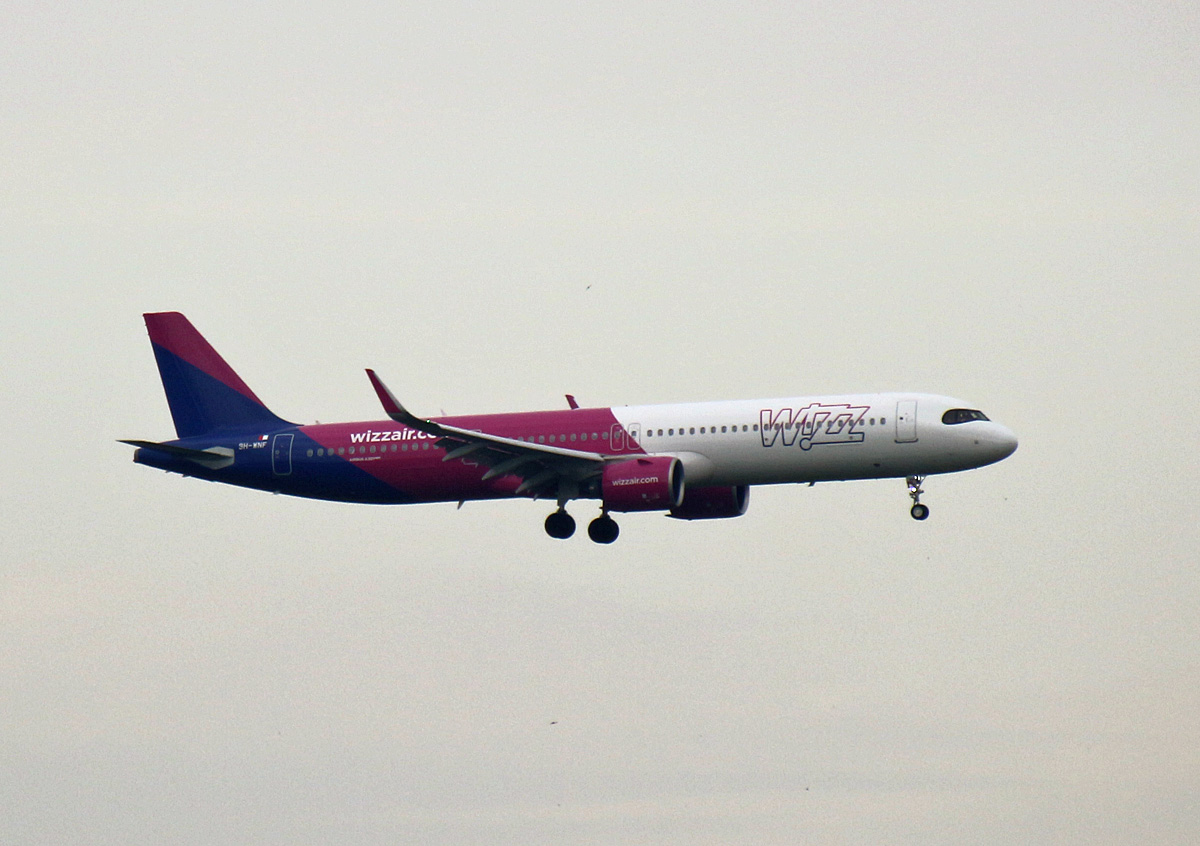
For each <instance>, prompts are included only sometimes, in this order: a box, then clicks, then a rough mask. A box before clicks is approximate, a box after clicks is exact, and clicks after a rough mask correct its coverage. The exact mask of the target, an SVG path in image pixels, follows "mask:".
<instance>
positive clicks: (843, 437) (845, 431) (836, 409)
mask: <svg viewBox="0 0 1200 846" xmlns="http://www.w3.org/2000/svg"><path fill="white" fill-rule="evenodd" d="M868 411H870V407H869V406H865V405H862V406H858V405H849V404H848V403H842V404H838V405H822V404H821V403H819V402H814V403H813V404H812V405H809V406H806V407H804V408H801V409H799V410H796V411H793V410H792V409H790V408H781V409H778V410H774V409H770V408H764V409H763V410H762V411H760V412H759V413H758V418H759V427H758V430H759V434H760V435H762V445H763V446H765V447H771V446H775V444H777V443H782V444H783V445H784V446H792V445H794V444H799V446H800V449H812V448H813V447H814V446H815V445H817V444H859V443H862V442H863V440H865V439H866V437H867V435H866V433H865V432H864V431H863V430H862V422H863V418H864V417H866V416H867V412H868Z"/></svg>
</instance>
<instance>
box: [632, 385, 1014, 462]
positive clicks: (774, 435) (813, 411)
mask: <svg viewBox="0 0 1200 846" xmlns="http://www.w3.org/2000/svg"><path fill="white" fill-rule="evenodd" d="M967 407H968V406H967V405H966V403H963V402H960V401H958V400H955V399H952V398H950V397H943V396H936V395H932V394H895V393H888V394H854V395H842V396H821V397H792V398H783V399H770V400H735V401H728V402H705V403H682V404H675V405H643V406H623V407H616V408H613V409H612V413H613V415H614V417H616V419H617V420H618V421H619V422H620V423H621V424H622V426H623V427H624V429H625V430H626V431H628V432H629V433H630V435H631V436H632V437H633V438H634V439H635V440H636V441H637V443H638V444H639V445H640V446H641V447H642V448H643V449H644V450H645V451H646V452H648V453H651V454H658V455H674V456H678V457H679V458H680V460H681V461H682V462H683V464H684V466H685V468H686V473H687V480H688V483H689V484H701V485H737V484H746V485H763V484H777V483H788V482H791V483H795V482H821V481H832V480H839V479H872V478H876V479H877V478H895V477H905V476H918V475H919V476H924V475H930V474H935V473H952V472H956V471H959V470H969V469H971V468H974V467H982V466H984V465H986V464H991V463H993V462H996V461H1000V460H1001V459H1003V458H1005V457H1006V456H1008V455H1010V454H1011V453H1012V452H1013V450H1015V449H1016V446H1017V439H1016V437H1015V436H1014V435H1013V433H1012V432H1011V431H1009V429H1007V428H1006V427H1005V426H1003V425H1001V424H999V423H996V422H994V421H990V420H970V421H968V422H963V423H955V424H947V423H944V422H943V421H942V417H943V415H944V414H945V413H946V412H947V411H949V410H951V409H959V408H967Z"/></svg>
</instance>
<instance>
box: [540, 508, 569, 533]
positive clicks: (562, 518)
mask: <svg viewBox="0 0 1200 846" xmlns="http://www.w3.org/2000/svg"><path fill="white" fill-rule="evenodd" d="M546 534H548V535H549V536H550V537H552V538H558V539H559V540H566V539H567V538H569V537H570V536H571V535H573V534H575V518H574V517H572V516H571V515H570V514H568V513H567V512H566V509H564V508H559V509H558V510H557V511H555V512H554V513H553V514H551V515H550V516H549V517H547V518H546Z"/></svg>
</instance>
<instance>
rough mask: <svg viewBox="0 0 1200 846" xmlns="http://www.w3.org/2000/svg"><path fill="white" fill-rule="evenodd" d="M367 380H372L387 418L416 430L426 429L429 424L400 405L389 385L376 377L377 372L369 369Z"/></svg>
mask: <svg viewBox="0 0 1200 846" xmlns="http://www.w3.org/2000/svg"><path fill="white" fill-rule="evenodd" d="M367 378H368V379H370V380H371V387H373V388H374V389H375V393H376V394H377V395H378V396H379V401H380V402H381V403H383V410H384V411H385V412H387V416H388V417H390V418H392V419H393V420H395V421H396V422H397V423H403V424H404V425H405V426H411V427H412V428H414V429H422V430H424V429H426V428H428V426H429V423H427V422H426V421H424V420H422V419H421V418H420V417H417V416H416V415H415V414H413V413H412V412H410V411H409V410H408V409H406V408H405V407H404V406H402V405H401V404H400V400H398V399H396V397H395V396H394V395H393V394H392V392H391V391H389V390H388V387H387V385H385V384H383V380H382V379H380V378H379V377H378V376H376V375H375V371H374V370H372V369H371V368H369V367H368V368H367Z"/></svg>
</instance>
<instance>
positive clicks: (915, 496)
mask: <svg viewBox="0 0 1200 846" xmlns="http://www.w3.org/2000/svg"><path fill="white" fill-rule="evenodd" d="M904 481H905V482H906V483H907V484H908V495H909V496H910V497H912V501H913V507H912V508H911V509H910V510H909V512H908V513H909V514H911V515H912V518H913V519H914V520H924V519H925V518H926V517H928V516H929V506H928V505H922V504H921V494H923V493H925V491H923V490H921V482H923V481H925V477H924V476H909V477H908V478H907V479H905V480H904Z"/></svg>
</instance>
